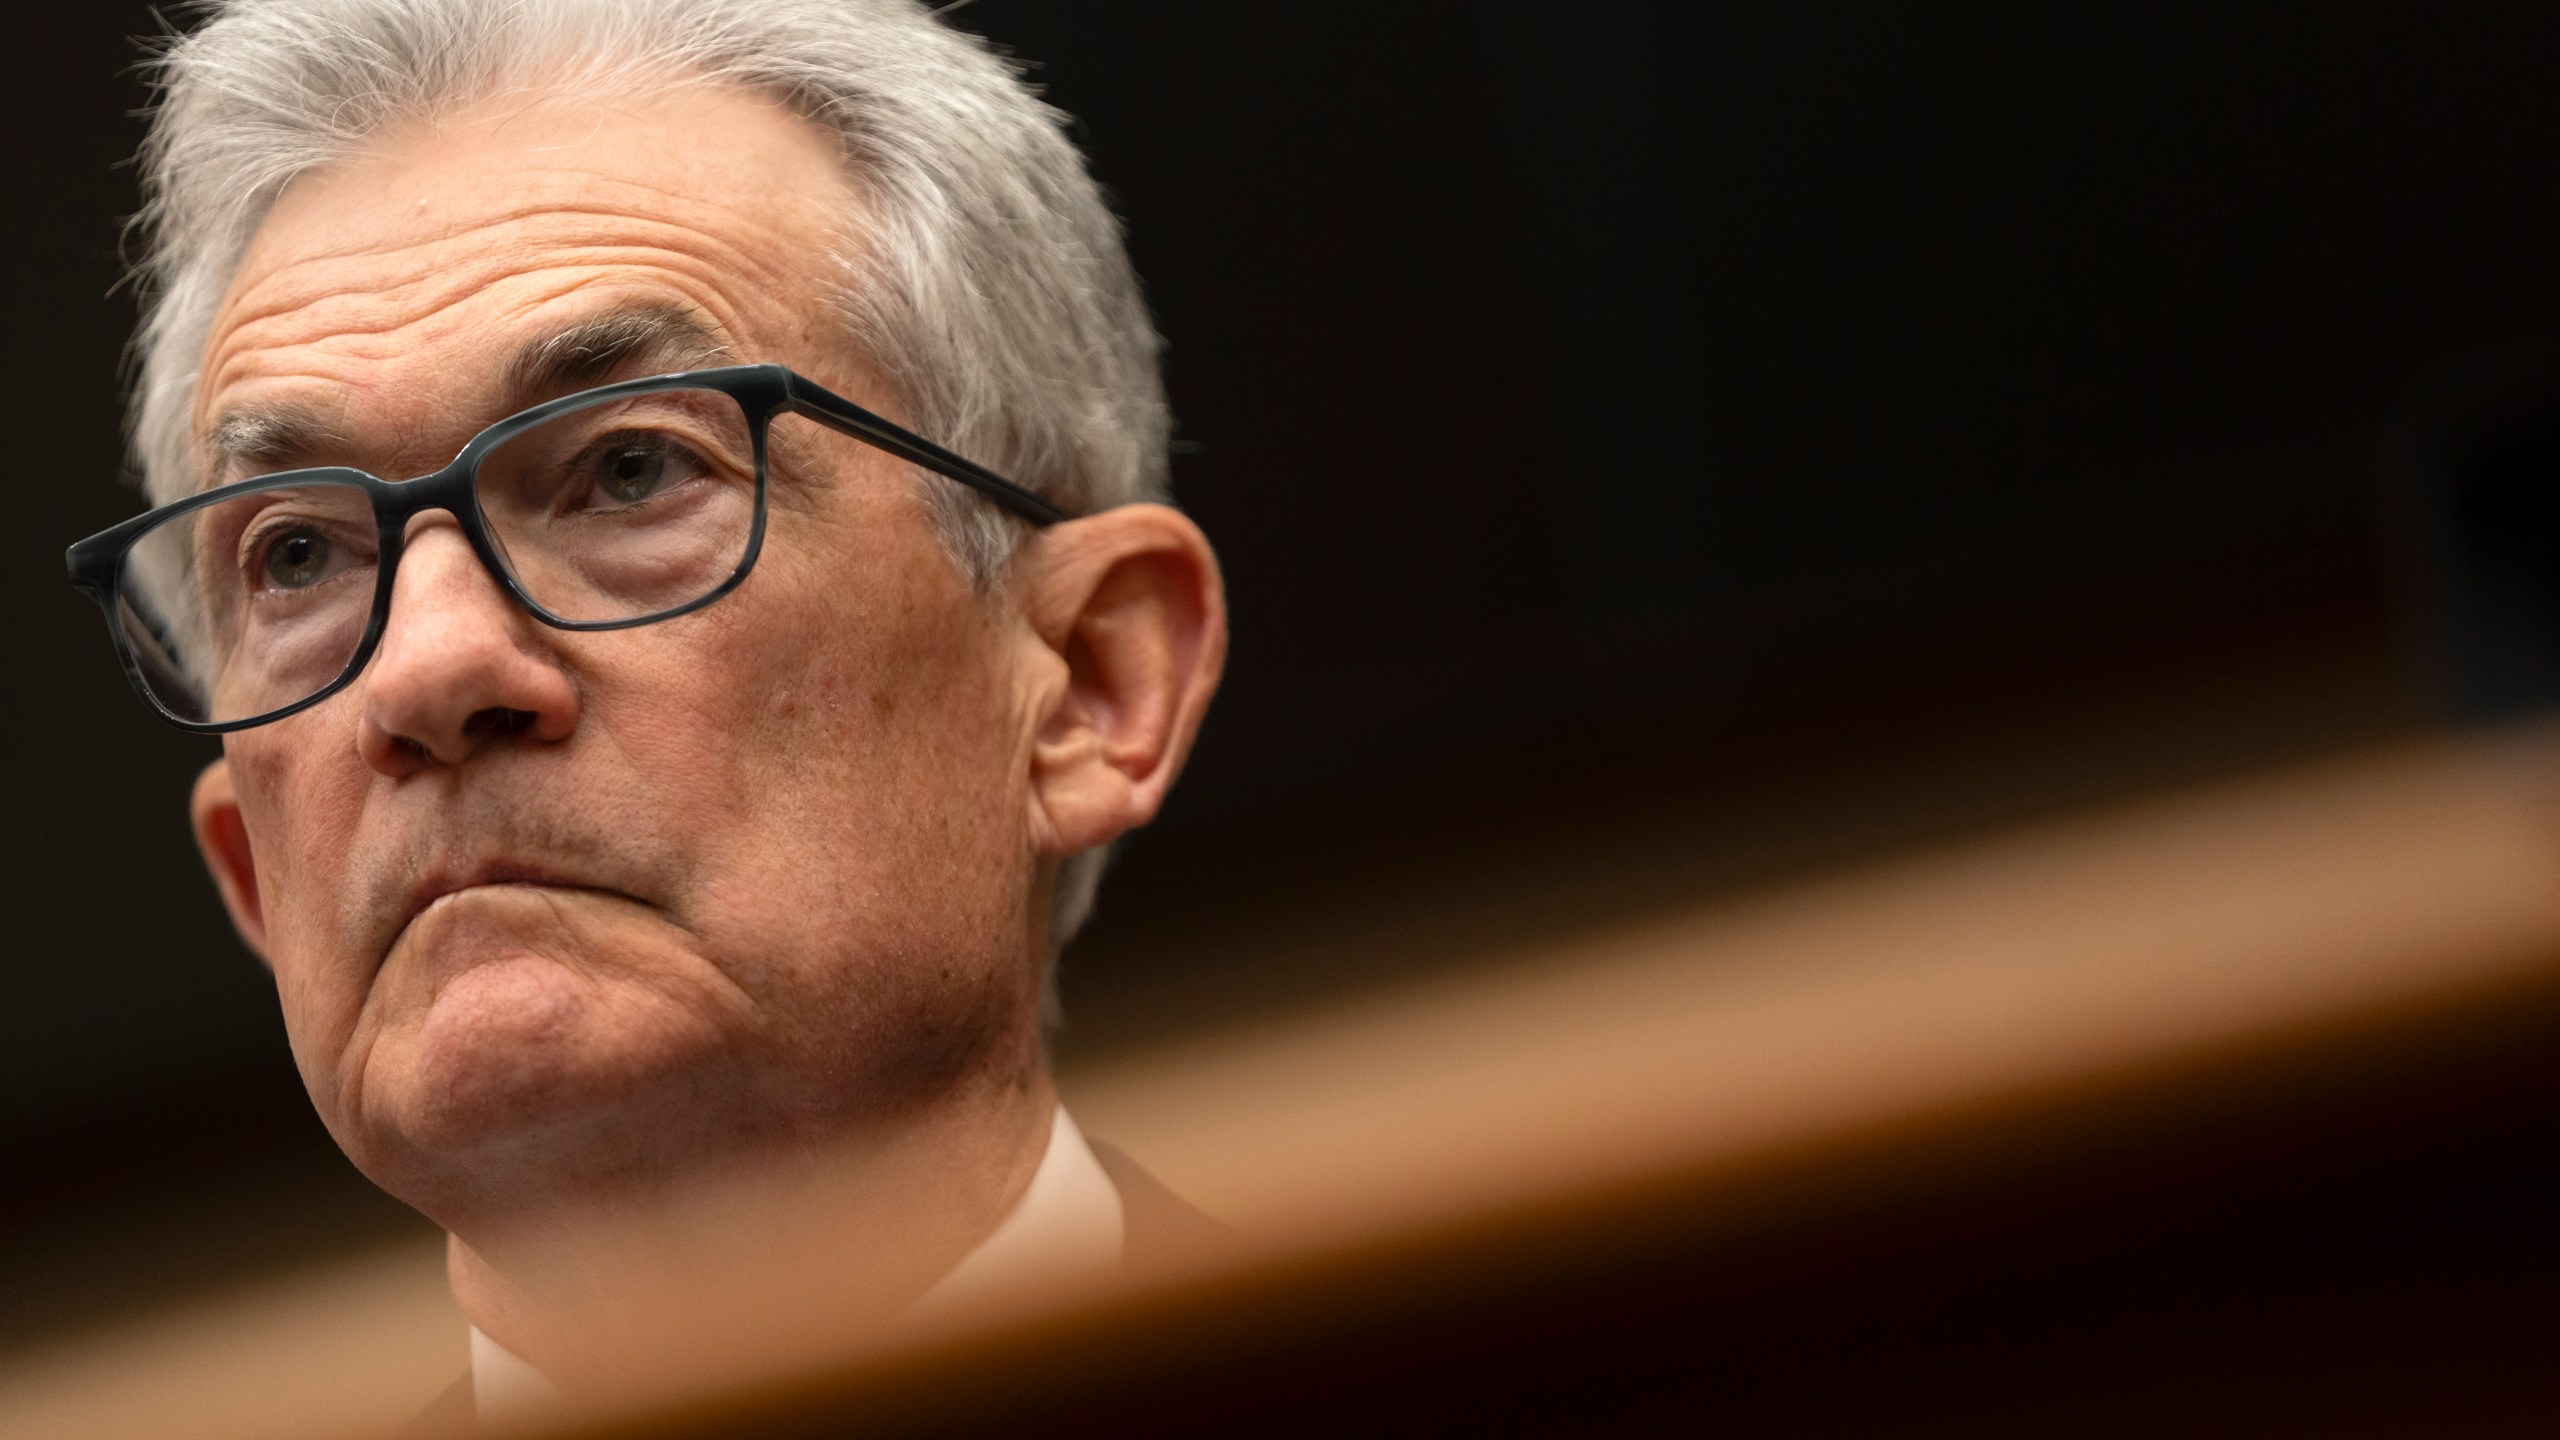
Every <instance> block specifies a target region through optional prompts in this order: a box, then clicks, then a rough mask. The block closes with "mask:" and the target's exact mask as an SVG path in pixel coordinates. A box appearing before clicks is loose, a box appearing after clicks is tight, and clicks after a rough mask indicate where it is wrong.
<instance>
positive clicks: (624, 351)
mask: <svg viewBox="0 0 2560 1440" xmlns="http://www.w3.org/2000/svg"><path fill="white" fill-rule="evenodd" d="M733 358H734V355H733V353H732V352H731V350H730V349H729V347H728V346H727V345H724V344H722V343H721V341H720V338H719V336H718V335H716V334H714V333H713V332H712V329H711V327H710V326H709V325H706V324H704V323H703V322H702V321H701V320H699V319H697V318H696V317H695V316H694V315H692V314H691V313H690V312H688V311H685V310H682V309H679V308H677V307H676V306H673V305H663V304H660V305H639V306H634V307H632V308H629V309H625V310H614V311H609V312H607V313H605V314H602V315H597V316H593V317H590V318H588V319H585V320H580V321H578V322H576V323H575V324H572V325H570V326H569V327H567V328H566V329H562V330H556V331H553V332H552V333H551V334H549V335H546V336H544V337H543V338H541V339H539V340H536V341H534V342H533V343H531V344H529V345H527V346H525V347H524V348H523V349H521V350H518V351H517V352H516V356H515V359H514V360H513V361H512V362H511V363H509V365H508V366H507V393H508V395H510V396H511V397H514V399H515V402H516V403H517V404H519V405H525V404H531V403H533V402H534V401H536V400H542V399H548V398H549V397H551V396H554V395H566V394H568V393H570V392H572V391H576V390H584V389H586V388H587V387H588V386H590V385H600V384H602V383H604V382H605V380H607V379H608V378H610V377H611V376H612V375H614V374H615V373H616V372H617V371H621V370H626V369H634V368H645V369H647V370H650V371H652V372H656V371H661V370H697V369H701V368H703V367H705V366H709V365H718V364H722V363H725V362H727V361H729V360H731V359H733Z"/></svg>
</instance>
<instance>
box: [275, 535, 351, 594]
mask: <svg viewBox="0 0 2560 1440" xmlns="http://www.w3.org/2000/svg"><path fill="white" fill-rule="evenodd" d="M261 545H262V548H263V549H264V551H265V554H264V555H263V556H262V557H261V559H260V562H259V569H260V571H261V572H262V573H264V574H265V576H266V578H267V580H268V582H269V583H270V584H272V585H274V586H275V587H276V588H277V589H279V590H307V589H309V588H310V587H312V586H314V585H317V584H319V583H320V582H321V581H323V580H326V579H328V578H329V577H330V576H331V575H334V574H336V573H337V572H338V571H339V570H342V569H344V568H345V566H344V565H343V564H341V563H339V557H338V547H337V546H336V545H335V544H334V543H332V542H331V541H330V539H329V537H328V536H326V535H323V534H321V533H320V532H319V531H317V530H314V529H312V528H311V527H309V526H307V525H296V526H293V527H291V528H289V529H283V530H278V531H275V532H273V533H271V534H269V535H267V536H266V537H264V539H263V540H262V542H261Z"/></svg>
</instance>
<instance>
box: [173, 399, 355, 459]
mask: <svg viewBox="0 0 2560 1440" xmlns="http://www.w3.org/2000/svg"><path fill="white" fill-rule="evenodd" d="M340 438H341V437H340V436H339V434H338V428H337V427H336V426H335V425H332V424H330V423H329V421H328V420H327V419H325V418H324V417H323V416H322V415H321V414H320V412H319V411H317V410H314V409H312V408H311V407H309V406H307V405H260V406H250V407H247V408H245V409H239V410H233V411H230V412H228V413H226V414H225V415H223V417H222V418H221V419H219V420H217V421H215V422H214V424H213V429H212V430H211V431H209V432H207V434H206V435H205V440H204V448H205V459H206V462H207V463H206V467H205V468H206V471H207V473H208V476H218V475H220V474H221V473H222V471H223V470H224V469H226V468H228V467H231V466H248V467H255V468H257V469H275V468H280V467H282V466H283V465H284V464H285V463H286V462H287V461H290V460H293V459H295V458H297V457H300V456H303V455H308V454H310V453H312V452H313V451H315V450H319V449H321V448H323V447H325V446H328V445H330V444H333V443H335V442H336V441H338V440H339V439H340Z"/></svg>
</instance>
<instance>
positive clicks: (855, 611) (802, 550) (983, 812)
mask: <svg viewBox="0 0 2560 1440" xmlns="http://www.w3.org/2000/svg"><path fill="white" fill-rule="evenodd" d="M892 518H893V519H894V518H897V517H892ZM914 524H915V526H916V528H918V529H921V527H922V521H921V518H920V516H919V517H918V518H917V519H916V520H915V521H914ZM882 528H885V527H882ZM776 530H777V533H776V535H775V537H774V539H773V541H772V548H771V549H769V550H768V552H767V555H766V558H765V559H764V560H763V561H761V562H759V564H758V567H757V570H756V573H755V574H754V575H753V576H752V577H751V578H750V579H749V581H748V583H747V585H746V586H745V587H742V588H741V590H740V591H739V593H738V594H737V595H735V596H732V597H731V600H733V601H736V602H740V603H737V604H734V605H732V604H728V603H724V604H722V605H719V606H715V607H713V608H712V609H711V610H708V611H705V612H703V614H702V615H701V616H700V617H699V618H700V620H701V621H703V622H704V623H702V624H701V625H699V626H696V627H692V628H691V629H690V630H689V631H687V632H682V635H681V638H682V639H683V640H684V641H685V648H686V649H687V650H688V651H690V652H691V663H689V664H687V665H686V666H685V667H684V668H685V670H686V671H687V673H688V675H689V676H690V677H691V678H690V680H689V681H688V683H687V684H686V686H685V691H686V705H685V707H684V708H685V709H686V710H688V711H690V712H691V714H692V715H693V716H694V717H695V720H694V722H693V723H692V724H691V725H689V726H688V728H690V729H693V730H694V735H695V740H696V742H697V743H696V744H694V745H693V746H691V747H687V746H685V745H684V743H683V742H682V741H680V740H679V739H678V737H676V736H675V735H674V734H672V733H671V732H669V731H667V730H666V729H665V728H664V727H659V728H657V729H655V730H653V731H652V732H650V733H651V738H650V740H649V743H650V744H652V745H653V746H665V747H668V750H669V753H667V754H666V755H665V756H664V757H663V759H661V760H653V761H649V762H644V763H647V764H649V765H650V766H651V768H656V769H660V770H661V771H663V770H665V769H668V768H683V769H685V770H687V771H688V772H689V773H687V774H686V775H685V776H684V777H683V778H682V779H681V780H680V781H678V782H677V784H678V788H680V789H681V790H682V791H683V792H684V793H686V794H687V795H688V796H690V797H691V800H692V803H694V804H696V805H698V806H699V807H701V808H702V809H703V810H704V811H706V812H709V811H714V810H716V811H721V812H725V813H724V814H723V819H724V820H725V821H726V822H727V824H725V825H723V826H721V827H720V828H722V829H734V832H735V835H736V840H735V842H734V843H733V844H732V845H731V846H730V847H729V848H730V852H731V853H728V854H726V855H723V856H720V857H718V859H719V861H720V862H721V863H719V864H718V866H717V867H716V868H717V871H718V872H719V874H720V875H721V876H722V877H724V878H723V880H722V883H719V884H718V885H717V886H716V887H715V888H714V889H713V890H712V891H711V892H710V893H706V894H704V895H702V896H701V897H700V899H701V901H702V903H703V906H704V912H705V913H704V914H703V916H702V919H703V920H704V922H705V923H706V925H707V926H712V927H717V928H723V929H725V928H726V927H727V926H728V925H730V924H737V925H742V926H743V925H772V924H776V923H779V924H781V925H783V926H785V927H786V928H788V929H791V930H801V929H813V930H820V931H823V932H824V933H823V934H822V935H819V936H815V937H807V938H806V939H805V940H804V943H807V944H812V945H820V946H823V945H824V944H826V943H827V939H828V937H833V938H834V939H835V940H836V941H837V942H838V943H841V942H842V941H844V940H847V939H850V938H852V937H856V936H860V937H864V938H865V940H866V943H865V944H864V945H863V947H862V948H864V949H871V950H874V951H875V952H877V951H892V952H896V951H904V952H908V953H913V952H914V951H915V950H916V949H917V948H918V947H923V948H925V949H926V950H928V951H930V950H944V952H945V953H946V954H948V950H947V948H946V947H948V946H949V945H951V943H952V940H953V937H954V934H955V931H959V930H965V931H967V932H969V942H970V944H971V948H973V949H983V947H985V946H986V945H987V944H988V943H989V942H990V941H991V940H993V939H994V938H995V937H992V936H990V935H988V934H987V933H985V932H986V926H985V924H983V923H979V922H982V921H984V920H986V919H988V918H990V917H991V915H993V914H1001V916H1002V917H1003V918H1006V919H1010V918H1011V914H1012V912H1013V911H1015V910H1018V908H1019V904H1018V901H1019V895H1020V888H1019V887H1020V886H1021V884H1022V883H1023V881H1024V870H1023V867H1024V863H1025V862H1024V858H1023V857H1025V856H1026V855H1027V854H1028V847H1027V844H1026V843H1025V838H1024V836H1023V834H1022V833H1021V816H1022V813H1023V812H1022V810H1021V808H1020V805H1019V788H1020V780H1021V777H1020V776H1019V775H1017V774H1015V773H1014V772H1015V771H1017V770H1018V769H1020V765H1019V763H1018V757H1017V756H1016V755H1015V751H1016V750H1017V749H1018V748H1019V743H1018V737H1017V735H1016V732H1017V731H1018V730H1020V729H1021V727H1020V726H1019V725H1017V724H1016V723H1015V719H1014V717H1013V715H1012V714H1011V706H1010V701H1009V698H1008V697H1009V691H1008V688H1007V687H1006V686H1005V685H1004V684H1003V676H1002V674H1001V673H1000V669H999V666H998V664H997V659H998V657H999V656H1000V655H1002V654H1003V653H1004V652H1003V650H1002V649H1001V647H1000V646H999V644H998V643H997V642H998V637H999V634H1000V631H999V630H998V628H997V627H996V625H995V624H994V623H993V622H992V620H991V617H990V616H989V614H988V611H987V609H986V602H984V601H982V600H981V599H980V598H979V597H978V596H976V595H975V594H973V593H972V592H970V590H969V589H968V588H967V586H966V585H965V583H963V582H962V581H961V580H960V579H959V577H958V576H957V574H956V573H955V572H954V571H953V569H952V567H951V566H950V564H949V562H948V561H947V560H946V559H945V558H944V557H943V556H942V554H941V553H940V552H939V550H938V549H933V548H928V547H932V546H934V544H935V542H934V541H933V539H932V537H931V535H930V533H929V532H925V533H922V534H917V535H905V536H900V537H898V538H900V539H902V540H904V541H905V542H906V543H905V544H904V545H902V546H899V547H896V548H895V549H892V548H890V547H886V546H880V545H870V546H865V545H862V544H860V543H859V541H858V540H857V539H856V538H855V537H854V536H850V535H846V534H841V533H828V532H826V531H824V530H823V529H820V528H819V527H816V526H814V525H810V524H807V523H805V522H804V523H802V524H800V525H792V526H785V525H777V527H776ZM812 531H815V532H816V533H811V532H812ZM821 542H833V543H832V544H828V543H821ZM917 550H921V551H922V552H923V553H922V554H921V555H918V554H916V553H914V552H915V551H917ZM829 562H833V563H829ZM724 612H725V613H724ZM677 623H682V622H677ZM669 638H670V639H675V638H678V637H677V636H675V635H671V636H670V637H669ZM687 748H690V749H691V751H692V754H691V758H688V757H687V756H686V754H685V753H683V751H684V750H685V749H687ZM706 828H707V827H706ZM706 878H709V877H706ZM782 897H788V898H789V902H790V903H788V904H778V903H776V902H777V900H778V899H780V898H782ZM739 938H740V939H741V940H744V939H745V938H746V937H745V936H743V935H741V936H740V937H739ZM767 938H768V939H772V938H774V937H767ZM792 948H797V947H792ZM768 953H771V952H770V947H768Z"/></svg>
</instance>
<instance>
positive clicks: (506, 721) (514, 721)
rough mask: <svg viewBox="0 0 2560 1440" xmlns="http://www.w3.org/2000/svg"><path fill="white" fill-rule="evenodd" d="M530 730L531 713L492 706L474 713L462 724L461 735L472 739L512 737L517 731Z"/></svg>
mask: <svg viewBox="0 0 2560 1440" xmlns="http://www.w3.org/2000/svg"><path fill="white" fill-rule="evenodd" d="M532 728H533V712H532V711H530V710H511V709H508V708H507V707H505V706H502V705H492V706H490V707H489V708H488V709H486V710H479V711H474V712H473V713H472V716H471V718H470V719H468V720H465V721H463V722H462V733H463V734H465V735H468V736H470V737H472V738H473V739H482V738H486V737H489V736H495V735H513V734H515V733H517V732H518V731H522V730H529V729H532Z"/></svg>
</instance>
